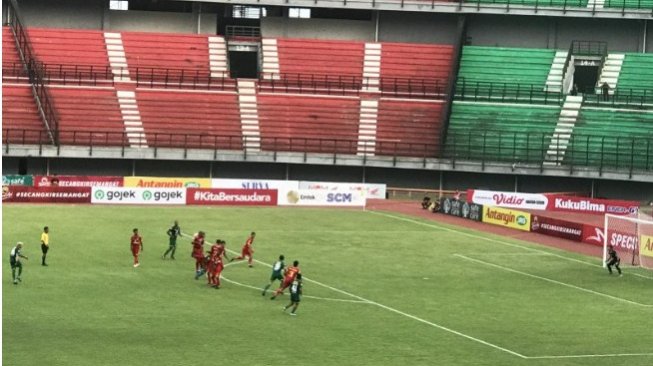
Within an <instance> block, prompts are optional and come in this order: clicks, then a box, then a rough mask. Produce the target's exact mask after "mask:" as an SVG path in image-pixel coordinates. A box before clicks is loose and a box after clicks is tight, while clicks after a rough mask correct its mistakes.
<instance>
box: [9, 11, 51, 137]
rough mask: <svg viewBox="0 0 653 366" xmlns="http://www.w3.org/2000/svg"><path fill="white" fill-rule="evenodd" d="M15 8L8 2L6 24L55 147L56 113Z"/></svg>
mask: <svg viewBox="0 0 653 366" xmlns="http://www.w3.org/2000/svg"><path fill="white" fill-rule="evenodd" d="M17 8H18V5H17V3H16V1H15V0H11V1H9V4H8V6H7V22H8V24H9V26H10V27H11V30H12V33H13V35H14V40H15V42H16V48H17V50H18V54H19V56H20V59H21V61H22V63H23V65H24V70H25V72H26V73H27V77H28V80H29V82H30V84H31V87H32V93H33V95H34V99H35V101H36V105H37V108H38V111H39V114H40V116H41V119H42V121H43V124H44V125H45V128H46V130H47V131H48V134H49V137H50V140H51V142H52V144H54V145H57V144H58V143H59V138H58V136H57V132H58V131H59V119H58V117H57V112H56V110H55V108H54V107H53V106H52V103H51V102H50V100H51V99H52V98H51V97H50V93H49V92H48V89H47V88H46V87H45V81H44V79H43V73H42V70H41V69H40V68H39V67H38V65H39V64H38V61H37V60H36V56H35V53H34V50H33V49H32V45H31V43H30V40H29V37H28V35H27V31H26V30H25V27H23V24H22V22H21V20H20V18H21V17H20V15H19V11H18V9H17Z"/></svg>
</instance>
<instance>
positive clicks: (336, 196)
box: [327, 193, 352, 202]
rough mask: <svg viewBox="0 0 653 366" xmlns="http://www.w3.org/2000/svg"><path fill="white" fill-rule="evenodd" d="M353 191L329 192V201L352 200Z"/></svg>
mask: <svg viewBox="0 0 653 366" xmlns="http://www.w3.org/2000/svg"><path fill="white" fill-rule="evenodd" d="M351 201H352V196H351V193H329V194H328V195H327V202H351Z"/></svg>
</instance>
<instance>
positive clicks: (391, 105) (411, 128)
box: [376, 98, 444, 157]
mask: <svg viewBox="0 0 653 366" xmlns="http://www.w3.org/2000/svg"><path fill="white" fill-rule="evenodd" d="M443 106H444V103H443V102H437V101H433V102H432V101H406V100H396V99H383V98H382V99H380V100H379V112H378V121H377V127H376V154H377V155H400V156H415V157H424V156H426V157H433V156H436V155H437V153H438V152H439V149H440V141H441V140H440V130H441V128H442V124H441V111H442V107H443Z"/></svg>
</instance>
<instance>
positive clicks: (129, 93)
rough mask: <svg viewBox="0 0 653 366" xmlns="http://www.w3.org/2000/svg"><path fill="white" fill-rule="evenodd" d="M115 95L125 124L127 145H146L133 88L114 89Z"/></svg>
mask: <svg viewBox="0 0 653 366" xmlns="http://www.w3.org/2000/svg"><path fill="white" fill-rule="evenodd" d="M116 96H117V97H118V103H119V104H120V113H121V114H122V121H123V123H124V125H125V132H126V133H127V140H128V141H129V147H147V139H146V137H145V130H144V129H143V121H141V115H140V113H139V112H138V104H137V103H136V93H135V92H134V91H133V90H116Z"/></svg>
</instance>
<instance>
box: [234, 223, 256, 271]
mask: <svg viewBox="0 0 653 366" xmlns="http://www.w3.org/2000/svg"><path fill="white" fill-rule="evenodd" d="M255 237H256V233H255V232H253V231H252V233H251V234H250V235H249V238H247V241H245V245H243V250H242V251H241V253H240V255H239V256H238V257H236V258H233V259H232V261H233V260H241V259H245V257H248V260H247V264H248V265H249V266H250V267H251V266H252V260H253V259H254V258H253V257H252V255H253V254H254V249H253V248H252V244H253V243H254V238H255Z"/></svg>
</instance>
